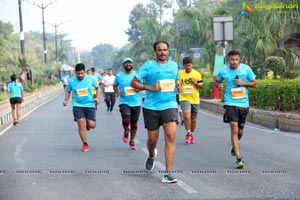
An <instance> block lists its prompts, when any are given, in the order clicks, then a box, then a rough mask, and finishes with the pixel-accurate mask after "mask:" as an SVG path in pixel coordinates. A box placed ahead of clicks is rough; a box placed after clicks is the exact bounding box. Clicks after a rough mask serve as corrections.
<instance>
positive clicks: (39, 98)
mask: <svg viewBox="0 0 300 200" xmlns="http://www.w3.org/2000/svg"><path fill="white" fill-rule="evenodd" d="M61 93H63V89H62V86H61V85H60V84H58V85H55V86H51V87H48V88H46V89H43V90H40V91H37V92H33V93H32V94H29V95H27V96H26V97H25V101H24V103H22V106H21V113H22V116H24V115H25V114H26V113H28V112H30V111H32V110H34V109H35V108H36V107H37V106H39V105H41V104H43V103H44V102H46V101H48V100H49V99H51V98H53V97H55V96H57V95H59V94H61ZM2 111H3V112H2ZM11 122H12V114H11V108H10V105H9V103H8V102H7V103H5V104H3V105H2V106H1V114H0V123H1V124H0V130H3V129H5V128H6V127H7V126H8V125H9V124H11Z"/></svg>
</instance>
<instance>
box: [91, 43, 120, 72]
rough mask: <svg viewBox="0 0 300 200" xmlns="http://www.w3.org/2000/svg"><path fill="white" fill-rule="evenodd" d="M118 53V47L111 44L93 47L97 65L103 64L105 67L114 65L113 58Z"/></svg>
mask: <svg viewBox="0 0 300 200" xmlns="http://www.w3.org/2000/svg"><path fill="white" fill-rule="evenodd" d="M115 53H116V48H115V47H113V46H112V45H111V44H99V45H97V46H95V47H94V48H93V49H92V57H93V63H94V65H95V66H96V67H97V66H98V67H99V66H101V67H102V68H104V69H108V68H111V67H113V66H112V64H113V60H114V56H115Z"/></svg>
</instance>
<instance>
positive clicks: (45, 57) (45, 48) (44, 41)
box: [33, 1, 52, 64]
mask: <svg viewBox="0 0 300 200" xmlns="http://www.w3.org/2000/svg"><path fill="white" fill-rule="evenodd" d="M50 4H52V2H51V1H50V2H49V3H47V4H46V5H45V6H44V3H43V2H42V5H39V4H36V3H35V2H33V5H36V6H37V7H38V8H40V9H42V24H43V44H44V63H45V64H47V47H46V32H45V17H44V10H45V9H46V8H47V7H48V6H49V5H50Z"/></svg>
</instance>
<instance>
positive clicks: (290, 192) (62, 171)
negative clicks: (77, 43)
mask: <svg viewBox="0 0 300 200" xmlns="http://www.w3.org/2000/svg"><path fill="white" fill-rule="evenodd" d="M63 99H64V97H63V95H60V96H58V97H56V98H55V99H53V100H52V101H50V102H48V103H47V104H44V105H42V106H41V107H39V108H37V109H36V110H35V111H33V112H32V113H30V114H29V115H27V116H26V117H25V118H23V119H22V121H21V126H20V127H12V128H10V129H8V130H5V132H2V134H0V135H1V136H0V200H19V199H20V200H35V199H38V200H40V199H43V200H74V199H86V200H90V199H234V200H236V199H268V200H269V199H300V189H299V188H300V187H299V186H300V173H299V171H300V165H299V164H300V156H299V147H300V135H299V134H296V133H287V132H278V131H274V130H270V129H265V128H261V127H257V126H254V125H251V124H247V126H246V127H245V134H244V137H243V139H242V141H241V152H242V156H243V157H244V159H245V162H246V167H245V168H244V169H242V170H236V169H235V168H234V164H235V158H234V157H232V156H231V155H230V149H231V145H230V133H229V126H228V125H227V124H223V123H222V120H221V118H220V117H219V116H215V115H214V114H213V113H209V112H206V111H204V110H200V112H199V115H198V122H197V123H198V124H197V125H198V126H197V131H196V133H195V140H196V143H195V144H189V145H187V144H185V143H184V136H185V131H184V128H183V126H180V125H179V126H178V131H177V139H176V147H177V152H176V158H175V163H174V167H173V175H174V176H175V177H176V178H177V179H179V182H178V183H177V184H164V183H161V182H160V180H161V178H162V175H163V174H162V173H163V170H164V165H165V164H164V153H163V151H164V137H163V131H162V130H161V133H160V141H159V143H158V157H157V159H156V167H155V168H154V171H153V173H151V174H148V173H147V172H145V170H144V161H145V159H146V156H147V154H146V153H147V150H146V129H144V127H143V118H142V115H141V117H140V121H139V127H138V134H137V140H136V145H137V150H134V151H133V150H130V149H129V146H128V144H125V143H123V141H122V134H123V133H122V132H123V131H122V127H121V118H120V113H119V110H118V106H117V105H116V106H115V110H114V111H113V112H112V113H106V112H105V110H106V109H105V104H104V102H103V100H102V102H101V105H99V106H98V110H97V127H96V128H95V129H94V130H92V131H90V132H88V136H87V137H88V143H89V145H90V151H88V152H81V151H80V150H79V149H80V148H81V141H80V139H79V136H78V133H77V125H76V124H75V122H74V121H73V116H72V107H71V105H69V106H68V107H63V106H62V101H63Z"/></svg>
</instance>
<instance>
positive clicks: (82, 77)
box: [63, 63, 100, 151]
mask: <svg viewBox="0 0 300 200" xmlns="http://www.w3.org/2000/svg"><path fill="white" fill-rule="evenodd" d="M75 74H76V76H75V77H73V78H71V79H70V80H69V84H68V87H67V90H66V93H65V100H64V102H63V105H64V106H67V105H68V100H69V98H70V94H71V92H73V115H74V118H75V120H76V122H77V125H78V132H79V136H80V138H81V141H82V143H83V145H82V148H81V149H80V150H81V151H88V150H89V145H88V143H87V138H86V130H85V129H87V130H90V129H93V128H95V127H96V114H95V104H98V103H99V96H100V88H99V84H98V82H97V81H96V80H95V78H94V77H93V76H91V75H88V74H85V65H84V64H83V63H78V64H76V66H75ZM93 87H94V88H96V97H95V98H94V96H93V93H92V90H93Z"/></svg>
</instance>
